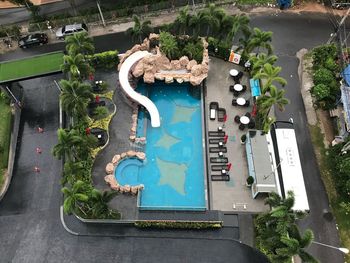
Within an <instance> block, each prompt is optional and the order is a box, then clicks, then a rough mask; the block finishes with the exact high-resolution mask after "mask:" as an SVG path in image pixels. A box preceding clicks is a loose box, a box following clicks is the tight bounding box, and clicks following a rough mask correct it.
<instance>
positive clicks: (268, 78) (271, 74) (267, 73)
mask: <svg viewBox="0 0 350 263" xmlns="http://www.w3.org/2000/svg"><path fill="white" fill-rule="evenodd" d="M281 70H282V68H281V67H275V66H272V65H271V64H270V63H267V64H264V66H263V68H262V69H261V70H260V71H259V72H257V73H256V74H255V75H254V77H253V78H254V79H263V80H264V82H263V87H262V93H263V94H265V93H266V92H268V91H269V88H270V87H271V85H272V83H273V82H277V83H279V84H281V85H282V86H285V85H287V81H286V80H285V79H284V78H282V77H280V76H279V73H280V72H281Z"/></svg>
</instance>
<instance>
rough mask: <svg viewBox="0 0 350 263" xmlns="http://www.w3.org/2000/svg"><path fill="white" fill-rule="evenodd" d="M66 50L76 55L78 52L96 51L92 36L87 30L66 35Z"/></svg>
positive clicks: (84, 53) (91, 52) (90, 52)
mask: <svg viewBox="0 0 350 263" xmlns="http://www.w3.org/2000/svg"><path fill="white" fill-rule="evenodd" d="M65 43H66V50H67V52H68V54H69V55H71V56H75V55H77V54H83V55H87V54H93V53H94V51H95V47H94V43H93V40H92V38H90V37H89V36H88V33H87V32H81V33H78V34H73V35H71V36H68V37H66V39H65Z"/></svg>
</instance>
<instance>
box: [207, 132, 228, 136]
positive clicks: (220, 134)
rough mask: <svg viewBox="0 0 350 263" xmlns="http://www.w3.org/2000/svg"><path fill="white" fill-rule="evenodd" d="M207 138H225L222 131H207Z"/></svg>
mask: <svg viewBox="0 0 350 263" xmlns="http://www.w3.org/2000/svg"><path fill="white" fill-rule="evenodd" d="M208 135H209V137H225V132H224V131H209V132H208Z"/></svg>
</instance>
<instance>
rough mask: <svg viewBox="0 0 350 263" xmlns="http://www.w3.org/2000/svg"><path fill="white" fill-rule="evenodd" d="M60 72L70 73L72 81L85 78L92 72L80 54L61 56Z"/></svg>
mask: <svg viewBox="0 0 350 263" xmlns="http://www.w3.org/2000/svg"><path fill="white" fill-rule="evenodd" d="M61 70H62V71H63V72H64V73H70V75H71V78H72V79H82V78H85V77H87V76H88V75H89V74H90V73H91V72H92V71H93V69H92V68H91V67H90V65H89V63H87V61H86V60H85V58H84V56H83V55H82V54H77V55H72V56H70V55H65V56H63V64H62V65H61Z"/></svg>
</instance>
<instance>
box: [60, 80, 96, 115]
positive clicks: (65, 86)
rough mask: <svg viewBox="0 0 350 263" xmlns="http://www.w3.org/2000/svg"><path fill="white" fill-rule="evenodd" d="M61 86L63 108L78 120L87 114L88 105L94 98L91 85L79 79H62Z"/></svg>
mask: <svg viewBox="0 0 350 263" xmlns="http://www.w3.org/2000/svg"><path fill="white" fill-rule="evenodd" d="M60 87H61V90H62V92H61V94H60V100H61V104H62V108H63V110H64V111H65V112H66V113H67V114H69V115H70V116H72V117H73V118H74V119H76V120H77V119H79V118H82V117H84V116H86V114H87V105H88V103H89V101H90V100H92V99H93V98H94V97H93V94H92V89H91V86H90V85H89V84H85V83H81V82H78V81H67V80H61V81H60Z"/></svg>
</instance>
